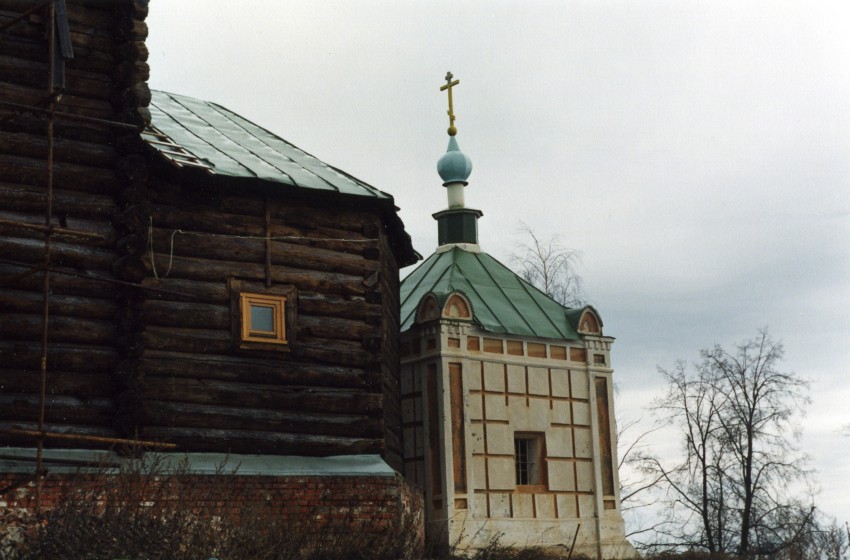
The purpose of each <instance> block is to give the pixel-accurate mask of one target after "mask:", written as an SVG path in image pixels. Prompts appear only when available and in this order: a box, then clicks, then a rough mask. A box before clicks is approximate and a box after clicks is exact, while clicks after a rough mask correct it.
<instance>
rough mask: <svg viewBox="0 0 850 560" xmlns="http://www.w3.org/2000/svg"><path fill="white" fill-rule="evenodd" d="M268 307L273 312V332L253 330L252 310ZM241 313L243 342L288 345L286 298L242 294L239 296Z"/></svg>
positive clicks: (251, 293)
mask: <svg viewBox="0 0 850 560" xmlns="http://www.w3.org/2000/svg"><path fill="white" fill-rule="evenodd" d="M254 307H268V308H271V310H272V330H270V331H260V330H254V329H252V328H251V316H252V309H253V308H254ZM239 311H240V314H241V323H242V328H241V329H240V333H241V338H242V341H243V342H266V343H268V344H287V341H286V296H277V295H268V294H255V293H253V292H242V293H241V294H239Z"/></svg>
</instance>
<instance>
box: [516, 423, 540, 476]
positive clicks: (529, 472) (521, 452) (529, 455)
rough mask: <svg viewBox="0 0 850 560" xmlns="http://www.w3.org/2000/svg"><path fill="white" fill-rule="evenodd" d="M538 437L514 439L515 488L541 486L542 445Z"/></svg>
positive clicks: (518, 437)
mask: <svg viewBox="0 0 850 560" xmlns="http://www.w3.org/2000/svg"><path fill="white" fill-rule="evenodd" d="M542 443H543V442H542V437H541V436H540V435H518V436H516V437H514V462H515V467H516V484H517V486H535V485H539V484H543V477H542V476H541V472H542V457H543V445H542Z"/></svg>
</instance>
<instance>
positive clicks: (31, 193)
mask: <svg viewBox="0 0 850 560" xmlns="http://www.w3.org/2000/svg"><path fill="white" fill-rule="evenodd" d="M34 5H35V4H34V3H33V2H31V1H29V0H4V2H3V3H2V6H0V25H4V24H6V23H8V22H10V21H11V20H12V19H14V18H16V17H17V16H19V15H20V14H22V13H23V12H25V11H27V10H29V9H30V8H32V7H33V6H34ZM146 13H147V7H146V3H145V2H132V1H129V0H128V1H124V2H112V3H103V2H102V3H96V2H73V1H71V2H69V5H68V19H69V24H70V30H71V43H72V45H73V49H74V55H75V57H74V58H73V59H71V60H68V61H66V63H65V68H66V72H65V74H66V76H65V89H64V91H63V92H62V96H61V98H59V100H58V101H57V102H56V103H55V110H56V111H60V112H64V113H71V114H76V115H85V116H88V117H95V118H98V119H104V120H107V121H112V122H121V123H125V128H120V127H116V126H111V125H105V124H102V123H101V124H96V123H91V122H82V121H79V120H74V121H71V120H67V119H58V118H57V119H56V121H55V126H54V135H53V195H52V199H53V203H52V206H53V211H52V215H51V216H50V222H49V223H50V224H51V225H52V226H53V227H56V228H62V229H65V230H74V231H80V232H85V233H87V234H89V235H87V236H77V235H64V234H62V233H55V234H53V235H52V239H51V255H50V272H49V274H50V294H49V322H48V328H47V336H48V349H47V394H46V398H45V422H46V426H47V428H48V429H49V430H51V431H55V432H68V433H75V434H83V435H97V436H109V437H113V436H115V435H117V434H118V431H117V430H116V426H115V417H116V416H115V412H116V399H115V387H116V385H115V381H116V380H115V372H116V367H117V365H118V364H119V363H120V361H121V359H122V352H121V347H120V326H119V324H118V323H117V321H116V316H117V315H118V313H119V308H120V305H119V300H120V297H121V292H122V290H123V288H122V285H121V284H120V283H119V282H117V280H119V279H118V278H116V277H115V276H114V275H113V267H114V263H115V262H116V261H117V260H118V259H119V257H120V253H121V250H120V248H119V247H118V246H117V241H118V240H119V238H120V232H119V231H118V230H117V229H116V228H115V226H114V223H115V222H116V218H117V216H118V215H119V209H120V203H119V198H120V197H119V193H120V192H121V190H122V189H123V188H124V184H125V182H124V178H123V176H122V174H121V163H122V161H123V160H124V159H125V158H126V157H128V156H129V155H131V154H130V153H129V152H128V151H126V150H120V149H118V146H120V145H122V139H123V138H125V137H127V136H131V137H132V136H137V133H136V132H134V131H133V129H132V128H133V127H132V126H131V127H127V126H126V125H127V124H129V125H133V126H139V125H141V124H143V123H144V122H145V118H146V116H147V109H145V108H144V105H146V101H144V98H145V92H147V96H148V97H149V91H148V90H147V86H146V85H145V83H144V82H145V80H146V79H147V65H146V62H145V59H146V52H142V51H139V50H138V48H137V46H138V45H140V44H143V43H144V39H145V36H146V35H147V28H146V27H145V23H144V19H145V16H146ZM46 14H47V12H46V10H39V11H37V12H34V13H33V14H31V15H29V16H27V17H25V18H24V19H23V20H21V21H19V22H18V23H15V24H13V25H12V26H11V27H9V28H8V29H6V30H5V32H2V33H0V100H2V101H3V102H7V103H8V102H11V103H18V104H22V105H28V106H34V107H36V108H42V109H44V108H46V107H47V92H48V89H47V82H48V64H49V59H48V45H47V41H46V39H45V37H46V36H47V35H46V22H47V21H48V19H47V17H46ZM47 130H48V125H47V118H46V116H45V115H44V114H43V112H39V111H38V110H37V109H36V110H34V111H19V110H17V109H15V108H10V107H8V106H2V107H0V428H10V427H18V428H25V429H36V428H37V427H38V415H39V408H40V406H39V401H40V396H39V393H40V390H39V385H40V383H39V377H40V369H41V358H42V355H41V340H42V332H43V320H42V312H43V294H42V286H43V280H44V274H45V271H44V267H43V266H42V265H43V263H44V262H45V246H46V243H45V233H44V232H43V231H39V230H38V229H35V228H27V227H22V226H19V225H13V224H15V223H26V224H34V225H36V226H44V225H45V223H46V219H47V216H46V209H47V199H48V194H47V193H48V188H47V185H48V169H47V157H48V155H47V154H48V132H47ZM0 438H2V439H0V442H3V443H12V444H32V445H34V442H32V441H22V440H15V439H12V438H10V437H9V436H0ZM74 445H75V446H79V447H85V446H86V444H85V443H84V442H75V443H74Z"/></svg>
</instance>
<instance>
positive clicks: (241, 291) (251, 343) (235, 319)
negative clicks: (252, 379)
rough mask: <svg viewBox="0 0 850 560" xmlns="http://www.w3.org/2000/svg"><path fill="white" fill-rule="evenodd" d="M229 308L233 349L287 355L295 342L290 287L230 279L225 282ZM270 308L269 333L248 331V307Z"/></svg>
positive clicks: (293, 301) (293, 292)
mask: <svg viewBox="0 0 850 560" xmlns="http://www.w3.org/2000/svg"><path fill="white" fill-rule="evenodd" d="M228 287H229V290H230V304H231V333H232V336H233V343H234V348H235V349H237V350H245V351H251V352H256V351H271V352H289V351H291V349H292V346H293V343H294V342H295V334H296V326H297V322H296V319H297V316H296V303H297V301H298V294H297V292H296V290H295V287H294V286H288V285H275V286H271V287H268V288H267V287H266V286H265V284H264V283H262V282H257V281H251V280H242V279H238V278H231V279H230V280H229V281H228ZM252 304H253V305H258V304H259V305H261V306H268V307H271V308H272V309H273V310H274V311H273V313H274V314H273V317H274V324H275V328H274V330H273V331H264V332H263V331H252V329H251V323H250V318H251V317H250V313H251V311H250V309H251V305H252Z"/></svg>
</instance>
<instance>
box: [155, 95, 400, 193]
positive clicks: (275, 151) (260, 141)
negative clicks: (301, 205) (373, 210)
mask: <svg viewBox="0 0 850 560" xmlns="http://www.w3.org/2000/svg"><path fill="white" fill-rule="evenodd" d="M151 94H152V99H151V103H150V112H151V121H152V122H151V124H152V125H153V126H154V127H155V128H156V129H158V130H159V131H161V132H162V133H164V134H165V135H167V136H168V140H170V142H168V141H165V142H158V141H156V139H155V138H152V137H151V136H149V133H148V134H143V137H144V138H145V140H147V141H148V143H149V144H150V145H151V146H153V147H154V148H155V149H156V150H158V151H159V152H160V153H161V154H162V155H163V156H164V157H166V158H167V159H169V160H171V161H172V162H175V163H176V164H177V165H189V166H191V167H208V171H209V172H210V173H212V174H213V175H222V176H228V177H243V178H256V179H261V180H265V181H271V182H274V183H280V184H284V185H291V186H294V187H300V188H304V189H314V190H316V191H331V192H338V193H341V194H348V195H354V196H363V197H370V198H375V199H386V200H388V201H391V200H392V197H391V196H390V195H389V194H387V193H385V192H382V191H380V190H378V189H376V188H375V187H373V186H371V185H369V184H367V183H364V182H363V181H361V180H359V179H356V178H354V177H352V176H351V175H348V174H347V173H345V172H343V171H340V170H339V169H336V168H335V167H332V166H330V165H328V164H326V163H324V162H322V161H320V160H318V159H316V158H315V157H313V156H312V155H310V154H308V153H307V152H305V151H303V150H301V149H299V148H297V147H295V146H293V145H292V144H290V143H289V142H287V141H286V140H284V139H282V138H280V137H279V136H276V135H275V134H272V133H271V132H269V131H268V130H266V129H264V128H261V127H259V126H257V125H255V124H254V123H252V122H250V121H248V120H246V119H243V118H242V117H240V116H239V115H237V114H236V113H234V112H232V111H229V110H227V109H225V108H224V107H222V106H221V105H217V104H215V103H210V102H209V101H201V100H200V99H193V98H191V97H186V96H183V95H175V94H173V93H165V92H162V91H152V92H151ZM172 143H173V144H176V145H177V148H176V149H175V146H174V145H169V144H172ZM175 151H178V152H182V151H185V152H188V157H186V156H182V155H180V154H177V155H174V154H173V152H175ZM169 152H172V153H171V154H169ZM198 164H201V165H198Z"/></svg>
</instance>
